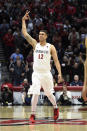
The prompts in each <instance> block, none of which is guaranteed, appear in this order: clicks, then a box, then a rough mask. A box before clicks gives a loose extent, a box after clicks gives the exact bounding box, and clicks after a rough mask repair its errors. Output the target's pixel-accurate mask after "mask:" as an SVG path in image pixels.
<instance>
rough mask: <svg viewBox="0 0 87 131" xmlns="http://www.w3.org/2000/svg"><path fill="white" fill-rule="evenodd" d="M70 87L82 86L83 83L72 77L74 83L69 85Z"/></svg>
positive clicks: (75, 76)
mask: <svg viewBox="0 0 87 131" xmlns="http://www.w3.org/2000/svg"><path fill="white" fill-rule="evenodd" d="M70 86H83V82H82V81H80V80H79V76H78V75H74V81H72V82H71V83H70Z"/></svg>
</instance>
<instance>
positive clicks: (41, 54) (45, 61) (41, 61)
mask: <svg viewBox="0 0 87 131" xmlns="http://www.w3.org/2000/svg"><path fill="white" fill-rule="evenodd" d="M50 45H51V44H49V43H46V45H45V46H41V45H40V43H37V44H36V47H35V50H34V55H33V56H34V63H33V70H34V71H36V72H43V73H44V72H49V71H50V70H51V66H50V59H51V54H50Z"/></svg>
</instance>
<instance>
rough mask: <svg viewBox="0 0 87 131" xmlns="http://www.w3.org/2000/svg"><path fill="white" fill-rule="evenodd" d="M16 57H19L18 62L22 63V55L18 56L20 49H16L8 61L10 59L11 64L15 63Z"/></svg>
mask: <svg viewBox="0 0 87 131" xmlns="http://www.w3.org/2000/svg"><path fill="white" fill-rule="evenodd" d="M17 56H19V57H20V60H21V61H23V59H24V58H23V55H22V54H20V49H19V48H17V49H16V51H15V53H13V54H12V55H11V57H10V59H11V60H12V61H13V62H16V59H17Z"/></svg>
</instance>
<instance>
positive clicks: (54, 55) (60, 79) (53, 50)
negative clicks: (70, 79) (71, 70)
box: [51, 45, 63, 82]
mask: <svg viewBox="0 0 87 131" xmlns="http://www.w3.org/2000/svg"><path fill="white" fill-rule="evenodd" d="M51 55H52V57H53V60H54V63H55V66H56V69H57V71H58V79H59V81H60V82H62V81H63V78H62V73H61V66H60V62H59V60H58V57H57V52H56V49H55V47H54V46H53V45H51Z"/></svg>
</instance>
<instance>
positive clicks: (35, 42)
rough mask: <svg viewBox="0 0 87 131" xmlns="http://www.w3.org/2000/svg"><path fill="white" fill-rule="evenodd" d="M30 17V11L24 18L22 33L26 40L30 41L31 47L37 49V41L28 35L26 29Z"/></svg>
mask: <svg viewBox="0 0 87 131" xmlns="http://www.w3.org/2000/svg"><path fill="white" fill-rule="evenodd" d="M29 19H30V16H29V11H26V13H25V15H24V16H23V18H22V33H23V35H24V37H25V39H26V40H27V41H28V43H29V44H30V45H32V47H33V48H35V46H36V44H37V41H36V40H35V39H33V38H32V37H31V36H30V35H29V34H28V33H27V29H26V20H29Z"/></svg>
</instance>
